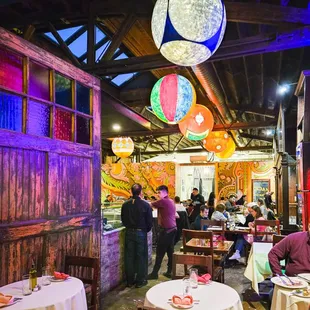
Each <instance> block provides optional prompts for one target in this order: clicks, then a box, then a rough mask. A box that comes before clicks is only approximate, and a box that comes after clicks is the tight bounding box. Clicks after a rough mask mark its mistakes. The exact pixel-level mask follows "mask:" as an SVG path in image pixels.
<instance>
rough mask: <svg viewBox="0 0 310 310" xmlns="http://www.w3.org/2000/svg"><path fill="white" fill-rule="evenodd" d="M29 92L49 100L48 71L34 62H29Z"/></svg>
mask: <svg viewBox="0 0 310 310" xmlns="http://www.w3.org/2000/svg"><path fill="white" fill-rule="evenodd" d="M29 94H30V95H31V96H35V97H38V98H42V99H45V100H50V94H49V71H48V69H47V68H44V67H42V66H40V65H38V64H36V63H34V62H30V63H29Z"/></svg>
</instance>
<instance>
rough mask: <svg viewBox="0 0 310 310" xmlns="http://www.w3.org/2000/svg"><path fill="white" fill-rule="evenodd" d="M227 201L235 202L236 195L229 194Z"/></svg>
mask: <svg viewBox="0 0 310 310" xmlns="http://www.w3.org/2000/svg"><path fill="white" fill-rule="evenodd" d="M228 199H229V201H230V202H235V201H236V195H234V194H231V195H229V197H228Z"/></svg>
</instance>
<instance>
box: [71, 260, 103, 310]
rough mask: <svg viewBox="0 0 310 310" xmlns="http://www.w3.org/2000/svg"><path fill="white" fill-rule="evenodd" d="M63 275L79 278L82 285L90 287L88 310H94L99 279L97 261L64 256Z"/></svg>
mask: <svg viewBox="0 0 310 310" xmlns="http://www.w3.org/2000/svg"><path fill="white" fill-rule="evenodd" d="M81 267H82V268H81ZM65 273H67V274H71V275H73V276H75V277H77V278H79V279H80V280H81V281H82V282H83V283H84V284H90V285H91V302H90V307H89V308H88V309H95V308H96V297H97V288H98V279H99V259H98V258H93V257H85V256H66V257H65Z"/></svg>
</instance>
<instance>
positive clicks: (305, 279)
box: [294, 274, 310, 283]
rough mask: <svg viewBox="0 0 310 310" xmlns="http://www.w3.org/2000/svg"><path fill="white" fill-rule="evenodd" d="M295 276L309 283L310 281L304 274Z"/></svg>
mask: <svg viewBox="0 0 310 310" xmlns="http://www.w3.org/2000/svg"><path fill="white" fill-rule="evenodd" d="M294 276H295V277H297V278H300V279H303V280H304V281H306V282H307V283H310V279H307V278H304V277H302V276H299V275H298V274H294Z"/></svg>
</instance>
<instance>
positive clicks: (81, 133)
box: [76, 116, 90, 144]
mask: <svg viewBox="0 0 310 310" xmlns="http://www.w3.org/2000/svg"><path fill="white" fill-rule="evenodd" d="M76 142H78V143H83V144H90V120H89V119H87V118H84V117H82V116H77V117H76Z"/></svg>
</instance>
